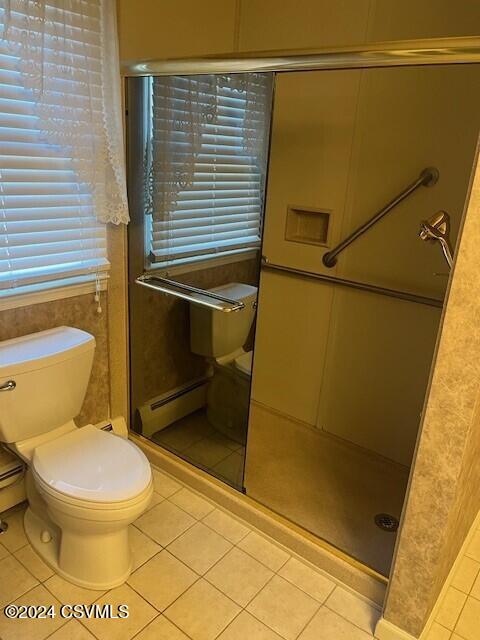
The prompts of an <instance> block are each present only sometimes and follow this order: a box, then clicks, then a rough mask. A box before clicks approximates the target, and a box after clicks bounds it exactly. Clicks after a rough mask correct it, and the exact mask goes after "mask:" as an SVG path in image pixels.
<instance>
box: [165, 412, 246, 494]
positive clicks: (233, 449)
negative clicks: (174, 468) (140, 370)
mask: <svg viewBox="0 0 480 640" xmlns="http://www.w3.org/2000/svg"><path fill="white" fill-rule="evenodd" d="M152 440H153V441H154V442H156V443H157V444H159V445H161V446H162V447H165V449H168V450H169V451H171V452H172V453H175V454H176V455H178V456H179V457H180V458H183V459H184V460H186V461H187V462H190V463H191V464H193V465H195V466H196V467H200V468H201V469H203V470H204V471H208V473H211V474H212V475H214V476H216V477H217V478H219V479H220V480H223V481H224V482H228V484H230V485H232V486H233V487H235V488H236V489H239V490H241V489H242V487H243V469H244V466H245V447H244V446H243V445H242V444H241V443H239V442H236V441H235V440H232V439H231V438H228V437H227V436H225V435H223V434H222V433H220V432H219V431H216V430H215V429H214V428H213V427H212V425H211V424H210V423H209V422H208V420H207V416H206V413H205V410H204V409H200V410H198V411H195V412H194V413H192V414H190V415H188V416H185V418H181V419H180V420H177V421H176V422H174V423H173V424H171V425H170V426H168V427H166V428H165V429H162V430H161V431H157V432H156V433H154V434H153V435H152Z"/></svg>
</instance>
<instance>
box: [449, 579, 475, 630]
mask: <svg viewBox="0 0 480 640" xmlns="http://www.w3.org/2000/svg"><path fill="white" fill-rule="evenodd" d="M454 588H455V587H452V589H454ZM457 591H460V590H459V589H457ZM460 593H463V592H462V591H460ZM463 595H465V594H464V593H463ZM469 598H472V600H477V598H475V597H474V596H470V595H467V597H466V598H465V602H464V603H463V605H462V607H461V609H460V613H459V614H458V617H457V619H456V620H455V624H454V625H453V629H452V632H451V633H452V635H453V634H454V633H456V634H457V635H459V636H460V637H461V638H463V637H464V636H462V635H461V634H460V633H458V632H457V626H458V623H459V622H460V618H461V617H462V613H463V611H464V609H465V607H466V605H467V602H468V600H469ZM478 602H480V600H478Z"/></svg>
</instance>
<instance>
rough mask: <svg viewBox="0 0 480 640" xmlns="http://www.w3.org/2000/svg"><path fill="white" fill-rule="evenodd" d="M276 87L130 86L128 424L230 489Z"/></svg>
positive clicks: (210, 79)
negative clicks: (273, 98) (228, 485)
mask: <svg viewBox="0 0 480 640" xmlns="http://www.w3.org/2000/svg"><path fill="white" fill-rule="evenodd" d="M272 81H273V77H272V74H234V75H225V74H222V75H202V76H165V77H148V76H145V77H142V78H129V80H128V85H127V102H128V187H129V190H128V191H129V202H130V211H131V217H132V222H131V224H130V225H129V232H128V233H129V238H128V240H129V313H130V407H131V411H130V425H131V428H132V429H133V430H134V431H136V432H137V433H139V434H141V435H142V436H144V437H146V438H148V439H149V440H150V441H151V442H153V443H155V444H156V445H158V446H159V447H161V448H162V449H164V450H166V451H168V452H170V453H173V454H175V455H177V456H179V457H180V458H182V459H184V460H186V461H187V462H189V463H191V464H193V465H195V466H196V467H198V468H200V469H202V470H203V471H206V472H208V473H210V474H212V475H214V476H216V477H218V478H220V479H221V480H223V481H224V482H226V483H228V484H230V485H232V486H233V487H235V488H237V489H239V490H242V489H243V472H244V460H245V444H246V438H247V424H248V411H249V403H250V386H251V362H252V349H253V333H254V325H255V317H256V306H257V304H256V301H257V288H258V277H259V264H260V244H261V232H262V224H263V206H264V191H265V179H266V165H267V152H268V137H269V129H270V112H271V101H272V84H273V82H272Z"/></svg>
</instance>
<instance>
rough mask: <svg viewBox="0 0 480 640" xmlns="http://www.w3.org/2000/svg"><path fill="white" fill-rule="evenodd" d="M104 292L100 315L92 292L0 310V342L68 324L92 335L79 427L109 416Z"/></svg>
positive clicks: (78, 421) (108, 374)
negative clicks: (91, 358) (90, 362)
mask: <svg viewBox="0 0 480 640" xmlns="http://www.w3.org/2000/svg"><path fill="white" fill-rule="evenodd" d="M106 307H107V305H106V293H102V308H103V312H102V313H101V314H99V313H97V305H96V304H95V302H94V300H93V293H92V294H84V295H81V296H76V297H72V298H64V299H62V300H53V301H50V302H44V303H40V304H34V305H29V306H25V307H18V308H16V309H8V310H5V311H0V341H1V340H8V339H10V338H16V337H18V336H23V335H27V334H29V333H35V332H37V331H43V330H45V329H53V328H54V327H60V326H69V327H76V328H78V329H83V330H84V331H87V332H88V333H91V334H92V335H93V336H95V340H96V349H95V358H94V362H93V370H92V375H91V378H90V382H89V385H88V390H87V395H86V397H85V401H84V403H83V407H82V411H81V414H80V416H79V417H78V419H77V424H78V425H79V426H82V425H84V424H88V423H96V422H100V421H101V420H105V419H106V418H107V417H108V416H109V398H110V372H109V365H108V328H107V310H106Z"/></svg>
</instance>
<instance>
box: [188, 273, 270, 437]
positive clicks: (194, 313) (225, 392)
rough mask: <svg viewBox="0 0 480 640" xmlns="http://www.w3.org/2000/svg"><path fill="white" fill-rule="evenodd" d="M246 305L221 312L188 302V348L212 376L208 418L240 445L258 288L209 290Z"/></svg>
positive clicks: (236, 286) (237, 286)
mask: <svg viewBox="0 0 480 640" xmlns="http://www.w3.org/2000/svg"><path fill="white" fill-rule="evenodd" d="M211 291H214V292H215V293H218V294H220V295H222V296H225V297H226V298H230V299H232V300H239V301H241V302H243V303H244V305H245V307H244V308H243V309H240V310H239V311H234V312H230V313H224V312H222V311H217V310H215V309H211V308H208V307H203V306H199V305H196V304H191V305H190V347H191V350H192V351H193V353H197V354H199V355H202V356H204V357H205V358H207V360H208V362H209V363H210V364H211V365H212V367H213V376H212V378H211V380H210V383H209V386H208V391H207V418H208V421H209V422H210V424H211V425H212V426H213V427H215V429H216V430H217V431H219V432H221V433H223V434H224V435H226V436H228V437H229V438H232V439H233V440H235V441H236V442H238V443H240V444H245V442H246V435H247V420H248V408H249V402H250V381H251V376H252V355H253V354H252V351H245V349H244V346H245V343H246V342H247V339H248V335H249V333H250V329H251V328H252V325H253V321H254V319H255V308H256V301H257V287H252V286H251V285H248V284H241V283H237V282H234V283H229V284H225V285H222V286H220V287H215V288H214V289H211Z"/></svg>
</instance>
